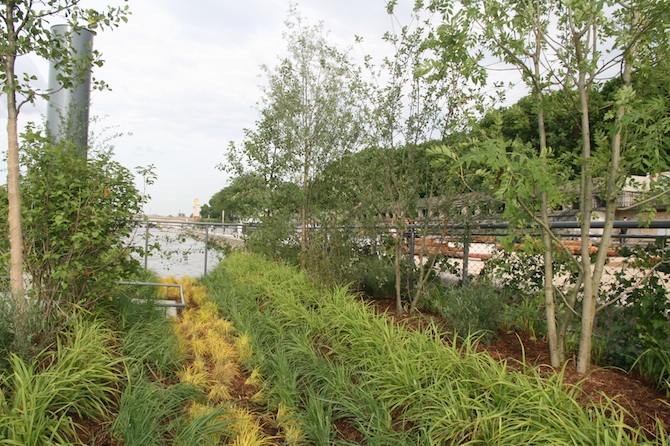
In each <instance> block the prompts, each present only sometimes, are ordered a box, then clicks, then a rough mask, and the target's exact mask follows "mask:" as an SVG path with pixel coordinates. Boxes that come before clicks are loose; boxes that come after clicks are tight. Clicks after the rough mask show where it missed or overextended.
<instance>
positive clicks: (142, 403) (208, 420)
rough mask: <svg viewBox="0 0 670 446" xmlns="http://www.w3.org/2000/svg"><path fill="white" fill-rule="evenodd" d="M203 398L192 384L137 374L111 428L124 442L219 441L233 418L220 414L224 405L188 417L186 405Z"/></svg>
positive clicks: (134, 445) (143, 445)
mask: <svg viewBox="0 0 670 446" xmlns="http://www.w3.org/2000/svg"><path fill="white" fill-rule="evenodd" d="M202 399H203V395H202V392H201V391H200V389H198V388H196V387H193V386H191V385H187V384H181V383H179V384H174V385H169V386H166V385H163V384H161V383H158V382H153V381H150V380H149V379H147V378H146V377H145V376H143V375H140V376H136V377H135V379H134V382H133V384H132V385H130V386H128V387H127V388H126V389H125V391H124V392H123V395H122V397H121V410H120V411H119V414H118V416H117V417H116V419H115V420H114V423H113V424H112V428H111V431H112V433H113V435H114V436H115V437H116V438H118V439H121V440H123V444H124V445H125V446H162V445H183V446H188V445H196V444H197V445H208V444H211V445H216V444H219V443H218V441H219V440H220V439H222V438H223V437H224V433H227V434H228V437H230V435H232V431H231V429H230V425H231V423H232V422H231V420H229V419H225V418H222V415H224V414H225V413H226V412H225V407H223V406H221V407H219V408H211V410H208V411H206V412H202V413H200V414H198V415H197V416H195V417H191V416H190V415H189V414H188V412H187V411H186V410H185V408H186V407H188V405H190V404H192V403H193V402H194V401H200V400H202Z"/></svg>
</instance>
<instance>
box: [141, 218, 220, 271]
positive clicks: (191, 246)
mask: <svg viewBox="0 0 670 446" xmlns="http://www.w3.org/2000/svg"><path fill="white" fill-rule="evenodd" d="M146 234H147V232H146V229H145V228H139V229H138V230H137V233H136V234H135V236H134V237H133V244H134V245H136V246H139V247H142V248H144V246H145V235H146ZM148 235H149V239H148V246H149V251H150V254H149V256H148V257H147V268H148V269H150V270H152V271H154V272H155V273H156V274H158V275H159V276H160V277H166V276H176V277H183V276H190V277H201V276H203V275H204V272H205V243H204V242H202V241H200V240H196V239H194V238H193V237H190V236H189V235H187V234H186V233H185V232H184V231H183V230H182V229H179V228H167V229H158V228H150V229H149V231H148ZM133 256H134V257H135V258H136V259H138V260H139V261H140V263H141V264H142V265H144V258H143V257H141V256H139V255H137V254H133ZM222 258H223V254H222V253H219V252H217V251H216V250H214V249H212V248H211V247H210V249H208V250H207V271H211V270H212V269H213V268H214V267H215V266H216V265H217V264H218V263H219V261H220V260H221V259H222Z"/></svg>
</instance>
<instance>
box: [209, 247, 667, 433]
mask: <svg viewBox="0 0 670 446" xmlns="http://www.w3.org/2000/svg"><path fill="white" fill-rule="evenodd" d="M206 280H207V285H208V289H209V290H210V296H211V297H212V298H213V299H214V300H215V301H216V302H217V305H218V307H219V309H220V311H221V312H223V313H224V314H227V315H229V316H230V318H231V320H233V322H234V323H235V325H236V327H238V328H239V330H240V331H241V332H242V333H244V334H246V335H248V336H249V338H250V340H251V343H252V345H253V349H254V351H255V352H257V353H258V354H256V355H254V359H253V360H252V362H253V364H250V366H253V367H255V368H256V369H257V370H258V371H259V372H260V373H261V374H262V376H263V377H264V378H265V382H266V383H267V384H268V386H267V388H266V391H265V393H264V396H265V401H266V403H267V404H268V405H269V406H270V407H273V408H279V407H281V408H282V410H284V411H289V412H291V413H293V414H294V415H295V417H296V418H297V419H299V420H300V421H301V424H302V426H303V432H305V434H306V436H307V438H306V441H307V442H310V443H314V444H319V442H326V443H328V444H350V443H349V442H347V440H344V439H342V438H341V437H340V436H339V435H338V433H337V432H336V431H334V430H333V427H334V426H335V427H337V426H338V425H339V424H338V423H337V420H338V419H340V420H343V421H344V422H346V425H347V426H348V427H349V428H353V429H356V431H357V435H358V436H359V438H362V441H361V442H362V443H365V444H438V443H439V444H461V443H465V442H470V443H478V444H507V445H513V444H514V445H518V444H585V445H603V444H618V445H625V444H630V445H632V444H649V440H647V438H646V436H645V435H644V434H643V433H642V431H641V430H640V429H637V428H632V427H630V426H628V425H627V424H626V423H625V422H624V421H623V419H624V418H623V417H624V415H625V411H623V409H622V408H621V407H619V406H618V405H617V404H616V402H614V401H611V400H607V399H604V400H603V403H602V405H595V404H587V407H586V408H583V407H582V405H581V403H580V395H581V390H580V388H579V386H575V387H572V386H568V385H566V384H565V383H564V382H563V379H562V376H563V375H562V373H557V374H556V375H552V376H551V377H549V378H546V377H543V376H541V375H540V374H539V373H538V372H536V371H535V370H534V369H524V368H523V367H521V370H516V368H515V367H511V366H510V365H508V364H507V363H506V362H499V361H497V360H494V359H493V358H491V356H489V355H488V354H486V353H482V352H478V350H477V345H476V340H475V339H474V338H473V337H472V336H471V337H466V338H463V339H462V342H456V341H453V342H445V339H444V336H443V335H444V333H441V332H440V331H439V330H438V329H437V328H436V327H435V326H430V327H427V328H426V329H424V330H413V329H410V328H408V327H406V326H402V325H397V324H395V323H394V322H393V321H391V320H389V319H388V318H385V317H380V316H376V315H374V314H373V312H372V311H370V309H369V308H367V307H366V305H365V304H364V303H362V302H361V301H360V300H358V299H356V298H355V297H354V296H352V295H350V294H348V293H347V292H346V290H344V289H341V288H340V289H334V290H332V291H330V292H325V291H323V290H319V289H317V288H315V287H314V285H313V284H312V283H311V281H310V280H309V278H308V277H307V276H306V275H305V274H304V273H299V272H297V271H296V270H295V269H294V268H291V267H288V266H286V265H283V264H277V263H272V262H270V261H268V260H266V259H263V258H261V257H258V256H254V255H250V254H246V253H235V254H234V255H231V256H229V257H228V258H226V260H224V261H223V262H222V263H221V264H220V265H219V266H218V267H217V269H216V270H215V271H214V272H213V273H212V274H211V275H210V276H209V277H208V278H207V279H206ZM661 432H662V431H661ZM664 441H666V440H665V436H664V435H663V434H662V433H661V434H660V436H659V438H658V440H657V443H658V444H662V442H664ZM651 443H652V444H655V443H654V442H653V441H651Z"/></svg>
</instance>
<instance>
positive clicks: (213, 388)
mask: <svg viewBox="0 0 670 446" xmlns="http://www.w3.org/2000/svg"><path fill="white" fill-rule="evenodd" d="M230 398H231V397H230V390H229V388H228V385H227V384H219V383H215V384H212V385H210V386H209V393H208V394H207V401H209V402H210V403H214V404H219V403H223V402H226V401H230Z"/></svg>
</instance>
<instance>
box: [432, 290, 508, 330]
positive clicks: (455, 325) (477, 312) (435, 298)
mask: <svg viewBox="0 0 670 446" xmlns="http://www.w3.org/2000/svg"><path fill="white" fill-rule="evenodd" d="M422 308H424V309H427V310H430V311H432V312H435V313H437V314H439V315H440V316H441V317H443V318H445V319H446V320H447V323H448V324H449V325H450V326H451V327H452V329H453V330H454V332H456V333H459V334H461V335H463V336H467V335H469V334H472V333H475V332H480V331H486V332H488V333H489V334H488V335H487V336H490V335H491V334H493V333H495V332H496V331H497V329H498V327H499V324H500V315H501V312H502V310H503V308H504V301H503V299H502V297H501V294H500V291H498V290H496V289H495V288H494V287H492V286H490V285H488V284H485V283H481V284H471V285H468V286H467V287H460V286H450V287H436V288H435V289H433V290H432V291H431V292H430V293H428V294H427V296H426V297H425V299H424V304H423V307H422Z"/></svg>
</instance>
